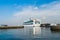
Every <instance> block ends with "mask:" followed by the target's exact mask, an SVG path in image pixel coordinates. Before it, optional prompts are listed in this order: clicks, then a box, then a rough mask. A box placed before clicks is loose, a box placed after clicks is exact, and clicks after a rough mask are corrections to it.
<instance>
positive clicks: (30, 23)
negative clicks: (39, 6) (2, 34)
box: [24, 18, 40, 26]
mask: <svg viewBox="0 0 60 40" xmlns="http://www.w3.org/2000/svg"><path fill="white" fill-rule="evenodd" d="M24 26H40V20H38V19H33V18H31V19H30V20H29V21H27V22H24Z"/></svg>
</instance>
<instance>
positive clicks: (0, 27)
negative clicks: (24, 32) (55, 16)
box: [0, 26, 24, 29]
mask: <svg viewBox="0 0 60 40" xmlns="http://www.w3.org/2000/svg"><path fill="white" fill-rule="evenodd" d="M17 28H24V26H3V27H2V26H0V29H17Z"/></svg>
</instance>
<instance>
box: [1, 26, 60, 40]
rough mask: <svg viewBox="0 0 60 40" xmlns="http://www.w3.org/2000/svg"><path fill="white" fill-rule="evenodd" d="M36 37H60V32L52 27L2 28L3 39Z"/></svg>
mask: <svg viewBox="0 0 60 40" xmlns="http://www.w3.org/2000/svg"><path fill="white" fill-rule="evenodd" d="M32 38H33V39H35V38H60V32H51V30H50V28H45V27H32V26H25V27H24V28H23V29H6V30H5V29H4V30H3V29H2V30H1V29H0V39H1V40H7V39H8V40H10V39H11V40H12V39H13V40H18V39H21V40H26V39H27V40H29V39H30V40H32Z"/></svg>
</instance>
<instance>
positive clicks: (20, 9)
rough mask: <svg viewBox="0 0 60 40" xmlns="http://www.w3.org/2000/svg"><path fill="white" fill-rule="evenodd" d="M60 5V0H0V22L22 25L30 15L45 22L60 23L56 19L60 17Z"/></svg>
mask: <svg viewBox="0 0 60 40" xmlns="http://www.w3.org/2000/svg"><path fill="white" fill-rule="evenodd" d="M54 6H55V8H54ZM59 6H60V1H59V0H0V24H8V25H20V22H21V23H22V22H23V21H24V20H26V19H28V18H30V17H32V18H39V19H41V20H43V23H44V22H47V23H59V22H58V21H59V20H56V19H59V17H60V12H59V11H60V7H59ZM51 10H52V11H51ZM54 10H55V12H54ZM57 13H58V14H57ZM29 15H30V16H29ZM41 15H42V16H41ZM55 18H56V19H55ZM51 19H54V20H55V21H53V20H51ZM49 21H50V22H49Z"/></svg>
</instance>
